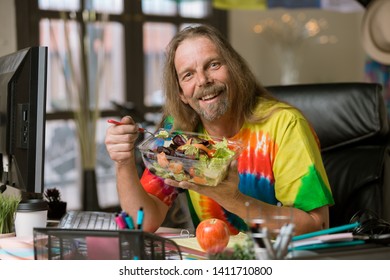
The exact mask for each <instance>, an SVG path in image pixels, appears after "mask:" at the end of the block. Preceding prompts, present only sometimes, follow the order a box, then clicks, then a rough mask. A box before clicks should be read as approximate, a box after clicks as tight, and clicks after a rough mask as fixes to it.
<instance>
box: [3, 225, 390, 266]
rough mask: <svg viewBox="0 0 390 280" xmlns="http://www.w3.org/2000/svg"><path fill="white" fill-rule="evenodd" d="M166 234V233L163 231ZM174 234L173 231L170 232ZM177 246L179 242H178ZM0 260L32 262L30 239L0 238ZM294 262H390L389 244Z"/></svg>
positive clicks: (308, 254) (307, 254)
mask: <svg viewBox="0 0 390 280" xmlns="http://www.w3.org/2000/svg"><path fill="white" fill-rule="evenodd" d="M163 232H166V231H163ZM172 232H174V231H172ZM178 243H179V245H181V244H180V242H178ZM0 259H3V260H5V259H10V260H33V259H34V245H33V240H32V238H28V237H23V238H18V237H10V238H0ZM292 259H294V260H326V259H329V260H332V259H333V260H390V244H389V245H384V244H375V243H366V244H363V245H354V246H347V247H342V248H327V249H320V250H312V251H304V252H302V251H301V252H299V253H296V254H295V255H293V257H292Z"/></svg>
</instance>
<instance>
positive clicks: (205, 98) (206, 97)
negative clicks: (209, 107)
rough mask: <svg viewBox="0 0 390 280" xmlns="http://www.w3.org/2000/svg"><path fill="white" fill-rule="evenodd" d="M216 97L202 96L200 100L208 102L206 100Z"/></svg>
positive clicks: (210, 95)
mask: <svg viewBox="0 0 390 280" xmlns="http://www.w3.org/2000/svg"><path fill="white" fill-rule="evenodd" d="M217 95H218V94H209V95H206V96H203V97H202V100H203V101H205V100H208V99H212V98H214V97H215V96H217Z"/></svg>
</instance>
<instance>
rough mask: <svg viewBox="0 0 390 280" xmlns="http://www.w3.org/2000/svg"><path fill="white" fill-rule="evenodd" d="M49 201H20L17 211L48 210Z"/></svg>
mask: <svg viewBox="0 0 390 280" xmlns="http://www.w3.org/2000/svg"><path fill="white" fill-rule="evenodd" d="M47 209H48V205H47V202H46V201H45V200H43V199H28V200H23V201H21V202H19V205H18V209H17V211H43V210H47Z"/></svg>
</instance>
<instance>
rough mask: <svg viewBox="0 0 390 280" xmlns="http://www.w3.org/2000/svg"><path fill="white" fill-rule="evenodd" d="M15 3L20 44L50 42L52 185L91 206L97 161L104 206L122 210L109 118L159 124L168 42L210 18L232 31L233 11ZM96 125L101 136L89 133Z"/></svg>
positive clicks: (191, 2)
mask: <svg viewBox="0 0 390 280" xmlns="http://www.w3.org/2000/svg"><path fill="white" fill-rule="evenodd" d="M15 2H16V13H17V15H16V16H17V32H18V36H17V38H18V48H19V49H22V48H24V47H27V46H31V45H38V44H39V45H47V46H48V47H49V64H48V68H49V71H48V72H49V76H48V84H47V124H46V159H45V160H46V164H45V188H49V187H57V188H59V189H60V190H61V193H62V197H63V199H64V200H66V201H67V202H68V207H69V209H81V208H88V206H87V207H86V206H85V205H82V204H83V203H82V199H81V198H82V190H83V188H82V187H81V186H82V172H81V171H82V170H83V168H86V166H87V168H88V166H90V165H92V167H94V170H95V172H96V175H97V177H96V179H97V186H98V188H97V192H98V199H99V205H100V207H101V208H105V209H107V208H110V207H115V206H117V205H118V198H117V196H116V186H115V170H114V164H113V162H112V161H111V159H110V158H109V157H108V154H107V152H106V149H105V145H104V136H105V130H106V128H107V123H106V119H107V118H109V117H116V118H119V117H120V116H122V115H124V114H131V115H132V116H133V117H134V118H135V119H136V121H137V122H140V123H141V124H142V125H145V126H151V127H153V126H154V125H155V124H156V123H157V121H158V120H159V117H160V116H159V114H158V112H159V111H160V108H161V105H162V104H163V102H164V100H163V95H162V91H161V84H160V82H161V69H162V65H163V63H164V50H165V47H166V44H167V43H168V42H169V40H170V39H171V38H172V36H174V34H175V33H176V32H177V31H178V30H179V29H180V28H183V27H184V26H186V25H188V24H197V23H209V24H212V25H214V26H216V27H217V28H219V29H220V30H221V31H222V32H223V33H225V34H226V29H227V26H226V12H224V11H221V10H215V9H213V8H212V5H211V1H210V0H182V1H179V0H32V1H28V2H27V3H26V1H23V0H16V1H15ZM80 38H83V39H80ZM86 39H87V40H86ZM82 53H86V54H87V55H86V56H82V55H81V54H82ZM84 69H87V70H85V71H84ZM85 73H86V74H85ZM80 81H87V82H86V83H80ZM81 104H84V106H81ZM95 106H97V108H98V109H99V110H98V113H99V114H98V116H97V117H98V121H97V122H93V120H94V119H93V118H96V116H95V115H94V112H95ZM75 112H78V113H77V114H74V113H75ZM75 115H76V116H78V117H79V118H75V117H74V116H75ZM88 119H89V120H92V121H91V122H89V124H91V123H96V129H95V128H90V127H89V126H88V125H86V124H84V125H86V127H85V129H80V122H82V121H85V120H88ZM82 127H83V126H82ZM88 129H92V130H88ZM80 130H81V131H84V132H86V131H87V133H85V135H84V138H86V139H85V141H84V144H82V143H81V144H80V143H79V142H78V141H77V139H78V137H77V135H78V134H77V133H79V132H80ZM95 130H96V141H94V139H93V137H92V136H93V134H92V133H89V131H92V132H93V131H95ZM94 145H96V149H95V147H94ZM85 146H87V147H89V146H93V150H94V151H96V153H94V155H91V156H90V157H89V158H90V160H91V162H84V161H82V160H81V159H82V158H85V157H81V154H82V153H83V152H84V153H85V150H86V149H87V148H86V147H85ZM95 156H96V158H95ZM95 160H96V161H95ZM94 162H96V164H94ZM139 172H142V168H140V170H139ZM76 194H77V195H76Z"/></svg>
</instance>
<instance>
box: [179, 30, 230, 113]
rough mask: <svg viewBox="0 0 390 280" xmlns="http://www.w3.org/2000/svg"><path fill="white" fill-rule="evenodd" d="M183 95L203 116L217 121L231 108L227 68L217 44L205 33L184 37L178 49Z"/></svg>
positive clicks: (181, 97) (181, 96)
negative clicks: (193, 36) (203, 35)
mask: <svg viewBox="0 0 390 280" xmlns="http://www.w3.org/2000/svg"><path fill="white" fill-rule="evenodd" d="M175 68H176V72H177V75H178V80H179V85H180V87H181V92H180V99H181V100H182V101H183V102H184V103H186V104H189V105H190V106H191V107H192V108H193V109H194V110H195V111H196V112H197V113H198V114H199V115H200V117H201V118H202V119H204V120H207V121H214V120H216V119H218V118H220V117H222V116H223V115H224V114H226V113H227V111H228V109H229V106H230V105H229V100H228V94H227V91H228V78H229V74H228V70H227V67H226V64H225V63H224V61H223V60H222V58H221V57H220V55H219V52H218V50H217V49H216V46H215V45H214V44H213V43H212V42H211V41H210V40H209V39H208V38H205V37H196V38H191V39H186V40H184V41H183V42H182V43H181V44H180V45H179V47H178V48H177V50H176V55H175Z"/></svg>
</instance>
